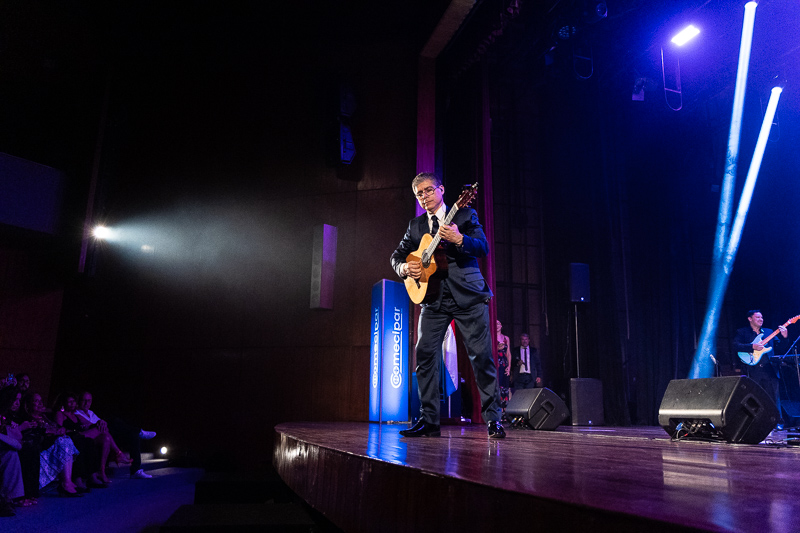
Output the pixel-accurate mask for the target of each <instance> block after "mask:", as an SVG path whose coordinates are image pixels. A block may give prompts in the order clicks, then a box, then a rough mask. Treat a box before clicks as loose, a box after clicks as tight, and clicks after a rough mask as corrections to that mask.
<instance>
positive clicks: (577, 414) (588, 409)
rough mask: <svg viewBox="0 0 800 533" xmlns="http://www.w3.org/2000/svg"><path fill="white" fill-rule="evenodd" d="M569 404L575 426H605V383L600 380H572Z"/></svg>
mask: <svg viewBox="0 0 800 533" xmlns="http://www.w3.org/2000/svg"><path fill="white" fill-rule="evenodd" d="M569 403H570V410H571V411H572V425H573V426H602V425H603V424H605V416H604V414H605V413H604V411H603V382H602V381H600V380H599V379H591V378H572V379H570V380H569Z"/></svg>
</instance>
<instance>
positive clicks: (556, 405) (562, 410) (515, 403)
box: [506, 389, 569, 429]
mask: <svg viewBox="0 0 800 533" xmlns="http://www.w3.org/2000/svg"><path fill="white" fill-rule="evenodd" d="M506 416H507V417H509V418H511V419H514V418H519V417H522V419H523V420H524V421H525V423H526V424H527V425H528V426H529V427H531V428H532V429H556V428H557V427H558V426H560V425H561V423H562V422H563V421H564V420H566V419H567V418H569V409H567V406H566V404H565V403H564V401H563V400H562V399H561V398H559V397H558V395H557V394H556V393H555V392H553V391H551V390H550V389H519V390H517V391H516V392H515V393H514V395H513V396H512V397H511V399H510V400H509V401H508V405H507V406H506Z"/></svg>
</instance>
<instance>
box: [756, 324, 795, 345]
mask: <svg viewBox="0 0 800 533" xmlns="http://www.w3.org/2000/svg"><path fill="white" fill-rule="evenodd" d="M790 322H791V321H790ZM790 322H787V323H786V324H783V326H781V327H784V328H785V327H786V326H788V325H789V324H790ZM780 331H781V330H780V329H776V330H775V331H773V332H772V333H770V334H769V335H767V338H766V339H762V340H761V342H763V343H764V344H767V343H768V342H769V341H771V340H772V338H773V337H775V335H777V334H778V333H780Z"/></svg>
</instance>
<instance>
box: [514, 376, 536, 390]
mask: <svg viewBox="0 0 800 533" xmlns="http://www.w3.org/2000/svg"><path fill="white" fill-rule="evenodd" d="M533 388H536V380H535V379H533V376H532V375H531V373H530V372H528V373H525V372H520V373H519V374H517V379H515V380H514V389H515V390H516V389H533Z"/></svg>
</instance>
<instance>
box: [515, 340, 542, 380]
mask: <svg viewBox="0 0 800 533" xmlns="http://www.w3.org/2000/svg"><path fill="white" fill-rule="evenodd" d="M520 348H521V347H520V346H517V347H515V348H512V349H511V383H515V382H516V381H517V376H519V369H520V365H521V363H522V355H521V352H520ZM528 350H530V359H531V361H530V363H531V368H530V372H531V377H532V378H533V380H534V381H536V378H540V377H542V361H541V360H540V359H539V351H538V350H537V349H536V348H534V347H533V346H528Z"/></svg>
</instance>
